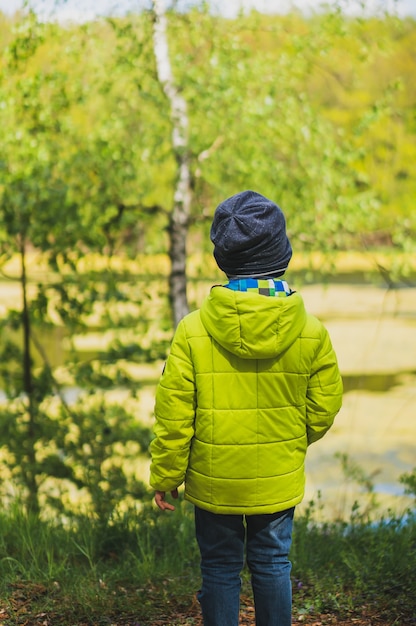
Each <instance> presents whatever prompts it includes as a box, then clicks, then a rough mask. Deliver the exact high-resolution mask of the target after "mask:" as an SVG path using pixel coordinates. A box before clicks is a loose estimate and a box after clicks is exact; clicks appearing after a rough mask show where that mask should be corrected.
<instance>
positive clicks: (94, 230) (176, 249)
mask: <svg viewBox="0 0 416 626" xmlns="http://www.w3.org/2000/svg"><path fill="white" fill-rule="evenodd" d="M157 4H158V3H153V9H152V10H147V11H142V12H140V13H131V14H129V15H127V16H125V17H118V18H102V19H97V20H94V21H90V22H87V23H83V24H74V23H65V24H62V23H54V22H41V21H40V20H39V19H38V18H37V16H36V14H35V13H33V12H31V11H28V10H23V11H22V12H21V13H18V14H16V15H15V16H13V17H10V16H9V17H7V16H5V15H3V16H0V36H1V59H0V64H1V65H0V71H1V75H0V146H1V151H0V271H1V283H0V288H1V297H0V307H1V308H0V314H1V318H0V333H1V334H0V338H1V343H0V381H1V384H0V388H1V390H2V392H1V394H2V395H1V407H0V410H1V420H0V446H1V458H0V464H1V476H2V482H1V486H0V493H1V498H2V503H3V510H4V511H5V512H6V514H7V512H8V513H9V514H10V515H12V516H13V515H14V514H15V513H16V510H18V511H19V512H20V513H19V515H20V514H22V515H29V516H30V517H31V516H35V518H37V519H41V520H44V521H48V522H50V521H52V522H53V523H54V524H58V525H59V526H65V525H69V526H71V524H75V525H79V524H80V523H81V521H80V520H89V521H91V520H95V521H96V522H98V523H99V525H100V528H106V529H107V530H108V528H109V527H110V526H112V527H113V528H114V525H115V522H116V520H119V519H120V516H121V518H123V519H124V520H125V519H126V517H125V516H126V515H129V516H130V517H132V516H138V515H141V514H142V513H143V511H147V513H146V514H147V515H151V514H150V513H149V502H150V499H151V493H150V492H149V490H148V487H147V485H146V482H145V480H143V474H144V473H145V470H144V468H145V467H146V464H147V463H148V460H147V459H148V446H149V442H150V439H151V419H149V416H148V415H147V414H143V410H142V404H141V402H140V395H141V390H142V388H143V387H144V386H146V385H148V384H149V382H150V383H154V382H155V380H156V378H157V372H159V371H160V367H161V363H162V362H163V359H164V358H165V356H166V354H167V351H168V346H169V342H170V339H171V337H172V333H173V330H174V327H175V325H176V324H177V322H178V320H179V319H180V317H181V315H182V314H183V313H184V312H186V310H188V309H192V308H195V307H196V306H198V304H199V302H200V301H201V298H202V297H203V295H204V294H205V293H206V292H207V289H209V285H211V284H213V283H215V282H220V281H221V280H222V276H221V274H220V273H219V272H218V270H217V269H216V268H215V265H214V263H213V261H212V255H211V244H210V241H209V225H210V221H211V219H212V215H213V212H214V209H215V207H216V205H217V204H218V203H219V202H220V201H221V200H222V199H224V198H225V197H227V196H229V195H232V194H233V193H235V192H237V191H239V190H242V189H250V188H251V189H255V190H258V191H260V192H261V193H263V194H264V195H266V196H268V197H270V198H273V199H275V200H276V201H277V202H278V203H279V205H280V206H282V208H283V210H284V211H285V214H286V216H287V222H288V231H289V236H290V238H291V240H292V242H293V244H294V249H295V256H294V260H293V272H294V275H296V276H297V278H298V280H299V281H301V282H302V281H303V282H304V283H313V282H314V281H329V280H333V279H334V277H336V280H348V277H349V276H350V275H351V273H355V274H357V273H361V274H362V275H364V274H365V276H366V277H367V278H368V279H369V280H370V281H371V280H373V281H375V282H377V281H378V282H379V283H380V282H381V283H382V284H384V285H385V286H386V288H387V289H395V288H396V287H398V286H403V285H407V286H414V284H415V283H414V281H415V271H416V268H415V262H414V252H415V244H414V242H415V235H416V213H415V211H414V198H415V196H416V171H415V170H416V141H415V139H416V108H415V107H416V84H415V82H414V79H413V78H414V72H415V60H416V52H415V50H416V28H415V20H414V19H412V18H402V19H399V18H398V17H397V16H394V15H389V14H380V15H374V16H372V17H368V16H367V17H364V16H363V15H357V16H355V17H351V16H350V17H347V16H346V15H344V14H343V12H342V11H341V10H340V8H339V6H338V5H337V4H336V3H335V4H334V5H332V6H331V5H329V6H327V7H326V9H325V10H324V11H321V12H316V13H314V14H311V15H309V16H308V17H305V16H304V15H302V13H300V12H298V11H292V12H290V13H288V14H286V15H273V16H271V15H268V16H265V15H262V14H261V13H258V12H256V11H252V12H251V13H249V14H246V15H244V14H241V15H240V16H238V17H237V18H235V19H225V18H223V17H221V16H218V15H214V14H212V13H211V12H210V11H209V5H208V4H207V3H201V5H200V6H194V7H193V8H191V9H190V10H189V11H185V12H178V11H175V10H171V11H169V12H168V13H167V14H164V13H163V14H161V13H158V11H157ZM165 18H167V22H166V26H167V30H166V31H165V32H164V33H163V32H162V33H160V31H159V36H160V34H162V35H166V40H165V41H166V43H167V44H168V60H169V62H170V64H171V67H170V68H168V70H169V69H170V70H171V73H170V74H169V72H168V74H167V75H166V76H165V77H164V76H163V73H162V68H161V65H160V55H159V59H158V41H159V45H160V41H161V40H160V39H159V40H158V39H157V32H156V31H155V24H159V26H160V24H161V23H162V24H163V23H164V22H163V20H164V19H165ZM162 39H163V37H162ZM162 43H163V41H162ZM159 50H160V48H159ZM175 106H176V108H175ZM184 173H185V177H184V176H183V174H184ZM140 459H142V462H141V461H140ZM343 461H344V465H345V467H346V471H350V473H351V474H353V475H354V476H353V477H354V478H355V479H357V470H356V469H355V470H354V469H351V467H349V468H348V463H347V459H345V458H344V459H343ZM358 475H359V472H358ZM359 476H360V475H359ZM359 480H361V482H363V483H365V481H366V479H365V477H363V476H361V477H359ZM403 482H404V484H405V485H406V486H407V489H408V491H409V493H415V491H416V488H415V484H416V477H415V472H414V471H413V473H409V474H407V475H406V476H404V477H403ZM367 485H368V482H367ZM369 490H370V491H371V485H370V487H369ZM16 506H17V509H16ZM358 506H359V505H358ZM366 519H367V518H366ZM152 520H153V518H152ZM152 524H154V520H153V521H152ZM78 527H79V526H78ZM101 547H102V546H101ZM78 548H79V545H78ZM100 549H101V548H100ZM81 552H82V550H81ZM104 552H105V550H104ZM82 554H83V555H84V557H85V558H86V559H87V560H88V554H89V553H87V551H86V549H85V548H84V552H82ZM100 554H101V553H100ZM8 558H9V557H7V559H8ZM7 563H8V564H9V565H10V561H7ZM12 569H13V568H12ZM13 572H14V575H16V570H14V569H13Z"/></svg>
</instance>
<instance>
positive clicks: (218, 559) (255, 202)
mask: <svg viewBox="0 0 416 626" xmlns="http://www.w3.org/2000/svg"><path fill="white" fill-rule="evenodd" d="M211 240H212V242H213V244H214V257H215V259H216V261H217V264H218V266H219V267H220V269H222V270H223V271H224V272H225V274H226V275H227V278H228V280H227V283H226V284H224V285H223V286H215V287H213V288H212V289H211V292H210V294H209V295H208V297H207V298H206V299H205V300H204V302H203V303H202V306H201V308H200V309H199V310H197V311H194V312H193V313H190V314H189V315H187V316H186V317H184V318H183V320H182V321H181V322H180V324H179V325H178V328H177V330H176V333H175V336H174V339H173V342H172V346H171V351H170V355H169V357H168V360H167V363H166V366H165V369H164V372H163V374H162V377H161V379H160V382H159V385H158V388H157V392H156V405H155V414H156V424H155V429H154V432H155V439H154V440H153V441H152V444H151V454H152V464H151V478H150V484H151V486H152V487H153V489H155V490H156V496H155V501H156V504H157V506H158V507H159V508H160V509H162V510H168V511H169V510H174V508H175V507H174V506H173V505H172V504H170V503H169V502H168V501H167V500H166V497H165V495H166V492H170V493H171V495H172V497H173V498H176V497H177V496H178V491H177V489H178V487H179V486H180V485H181V484H182V483H185V498H186V499H187V500H189V501H190V502H192V503H193V504H194V505H195V527H196V538H197V541H198V545H199V549H200V552H201V574H202V588H201V591H200V592H199V593H198V599H199V602H200V604H201V609H202V615H203V619H204V624H205V626H237V625H238V621H239V602H240V585H241V582H240V572H241V570H242V568H243V565H244V554H245V552H244V550H245V549H246V560H247V565H248V568H249V570H250V573H251V582H252V588H253V594H254V602H255V611H256V625H257V626H290V624H291V603H292V598H291V582H290V570H291V564H290V561H289V558H288V553H289V549H290V545H291V532H292V523H293V514H294V508H295V506H296V505H297V504H298V503H299V502H301V500H302V498H303V495H304V484H305V467H304V464H305V455H306V451H307V447H308V445H309V444H311V443H313V442H315V441H317V440H318V439H320V438H321V437H323V435H325V433H326V432H327V430H328V429H329V428H330V427H331V425H332V423H333V421H334V418H335V416H336V414H337V413H338V411H339V409H340V407H341V401H342V381H341V376H340V373H339V369H338V365H337V359H336V356H335V353H334V350H333V348H332V345H331V341H330V338H329V336H328V333H327V331H326V329H325V328H324V326H323V325H322V324H321V322H320V321H318V320H317V319H316V318H315V317H313V316H312V315H309V314H308V313H307V312H306V311H305V307H304V304H303V300H302V298H301V296H300V295H299V294H298V293H296V292H294V291H292V290H291V289H290V287H289V286H288V284H287V282H286V281H285V280H282V276H283V274H284V273H285V271H286V269H287V266H288V264H289V261H290V259H291V256H292V248H291V245H290V242H289V240H288V238H287V235H286V222H285V218H284V215H283V213H282V211H281V209H280V208H279V207H278V206H277V205H276V204H275V203H274V202H272V201H271V200H268V199H267V198H265V197H264V196H262V195H260V194H258V193H256V192H254V191H243V192H241V193H238V194H236V195H234V196H232V197H231V198H228V199H227V200H225V201H224V202H222V203H221V204H220V205H219V206H218V208H217V210H216V212H215V215H214V220H213V223H212V227H211Z"/></svg>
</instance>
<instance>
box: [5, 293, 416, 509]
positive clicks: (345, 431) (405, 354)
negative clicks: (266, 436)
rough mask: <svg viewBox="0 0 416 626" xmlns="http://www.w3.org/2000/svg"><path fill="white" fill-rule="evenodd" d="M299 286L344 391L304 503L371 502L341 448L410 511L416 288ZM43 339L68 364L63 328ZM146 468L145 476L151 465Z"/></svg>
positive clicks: (147, 401)
mask: <svg viewBox="0 0 416 626" xmlns="http://www.w3.org/2000/svg"><path fill="white" fill-rule="evenodd" d="M202 287H203V286H202ZM292 287H294V288H295V289H296V285H292ZM298 290H299V292H300V293H301V294H302V296H303V298H304V300H305V305H306V307H307V309H308V311H309V312H310V313H313V314H315V315H317V317H319V318H320V319H321V320H322V321H323V322H324V323H325V325H326V327H327V328H328V330H329V333H330V336H331V339H332V342H333V345H334V348H335V350H336V352H337V356H338V360H339V364H340V369H341V372H342V375H343V380H344V390H345V394H344V404H343V407H342V409H341V411H340V413H339V415H338V416H337V418H336V420H335V423H334V426H333V428H332V429H331V430H330V432H329V433H328V434H327V435H326V437H325V438H324V439H322V440H321V441H319V442H317V443H316V444H314V445H313V446H311V448H310V450H309V453H308V459H307V490H306V498H305V503H307V502H308V501H310V500H312V499H314V500H316V499H317V496H318V494H319V493H321V494H322V496H321V502H322V505H323V514H325V515H330V516H331V517H333V516H337V515H343V516H345V514H348V512H349V511H350V510H351V506H352V504H353V502H354V500H355V499H359V500H360V502H361V501H363V502H365V496H364V495H363V494H362V490H361V488H360V485H358V484H357V482H354V480H352V479H351V477H348V476H346V475H345V473H344V472H343V470H342V467H341V462H340V460H339V459H338V458H336V457H335V455H336V454H337V453H338V454H341V455H347V456H348V459H349V460H350V462H351V463H352V464H356V465H357V466H358V467H359V468H360V469H361V470H362V473H363V475H365V476H367V477H370V479H371V481H372V482H373V484H374V490H375V493H376V496H377V499H378V501H379V502H380V504H381V506H382V507H383V508H388V507H390V506H392V507H394V508H395V510H401V509H403V510H404V509H405V508H406V506H408V505H409V498H407V497H405V496H404V495H403V486H402V485H401V484H400V483H399V477H400V475H402V474H403V473H405V472H410V471H412V469H413V468H414V467H416V419H415V411H416V409H415V407H416V288H407V289H402V290H386V289H383V288H380V287H377V286H374V285H366V284H359V285H357V284H353V283H351V284H326V285H304V286H300V287H299V288H298ZM204 292H206V290H205V289H201V292H200V293H202V294H203V293H204ZM198 297H200V296H198ZM197 299H198V298H197ZM40 339H41V341H42V344H43V346H44V347H45V349H46V350H47V353H48V358H49V359H50V361H51V363H52V364H53V365H59V364H60V363H62V362H63V360H64V357H65V345H66V344H65V333H64V331H63V330H55V331H53V333H45V334H44V336H42V337H41V338H40ZM102 343H103V337H100V335H99V333H97V332H96V331H95V332H92V333H91V334H90V335H89V336H88V335H87V336H83V337H80V338H79V341H78V349H79V350H80V351H81V354H82V355H83V357H84V358H91V357H93V356H94V355H95V354H97V350H99V349H100V345H102ZM161 367H162V364H161V363H156V364H154V365H151V366H142V368H141V370H139V372H140V373H139V375H140V376H141V379H142V381H143V383H144V385H143V388H142V390H141V393H140V402H141V409H140V415H141V416H142V419H143V420H144V421H145V422H146V423H147V424H152V419H153V418H152V411H153V398H154V389H155V384H156V381H157V378H158V376H159V374H160V371H161ZM114 391H115V392H116V390H114ZM78 392H79V390H77V389H76V388H68V389H66V390H65V395H66V398H67V401H69V402H72V401H74V400H75V399H76V397H77V395H78ZM120 393H122V391H121V390H120ZM0 397H1V392H0ZM143 472H144V473H145V474H147V472H148V467H147V466H145V467H144V469H143ZM143 478H144V480H146V479H147V476H144V477H143Z"/></svg>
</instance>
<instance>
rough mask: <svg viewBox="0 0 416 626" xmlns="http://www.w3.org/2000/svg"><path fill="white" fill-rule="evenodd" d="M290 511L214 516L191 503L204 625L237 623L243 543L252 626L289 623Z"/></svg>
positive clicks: (292, 510)
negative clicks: (250, 591)
mask: <svg viewBox="0 0 416 626" xmlns="http://www.w3.org/2000/svg"><path fill="white" fill-rule="evenodd" d="M293 514H294V508H291V509H288V510H287V511H281V512H279V513H272V514H264V515H246V516H243V515H218V514H216V513H210V512H208V511H204V510H203V509H200V508H198V507H195V529H196V538H197V541H198V545H199V550H200V552H201V574H202V588H201V590H200V591H199V592H198V600H199V602H200V605H201V609H202V616H203V619H204V626H238V621H239V611H240V589H241V578H240V573H241V570H242V569H243V566H244V545H245V544H246V554H247V565H248V568H249V570H250V573H251V585H252V588H253V595H254V606H255V610H256V626H290V625H291V623H292V620H291V611H292V587H291V581H290V571H291V563H290V561H289V558H288V554H289V549H290V546H291V542H292V525H293Z"/></svg>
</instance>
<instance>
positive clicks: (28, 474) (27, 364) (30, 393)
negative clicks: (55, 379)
mask: <svg viewBox="0 0 416 626" xmlns="http://www.w3.org/2000/svg"><path fill="white" fill-rule="evenodd" d="M20 261H21V276H20V283H21V287H22V300H23V302H22V322H23V381H24V384H23V386H24V391H25V395H26V400H27V411H28V422H27V438H26V442H25V446H26V453H27V463H26V464H25V466H24V465H22V472H23V476H24V480H25V483H26V487H27V490H28V495H27V508H28V511H29V512H30V513H34V514H35V515H38V514H39V510H40V509H39V499H38V484H37V480H36V448H35V446H36V441H37V432H36V407H35V401H34V388H33V378H32V356H31V350H30V337H31V328H30V317H29V304H28V298H27V273H26V240H25V237H24V235H22V236H21V241H20Z"/></svg>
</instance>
